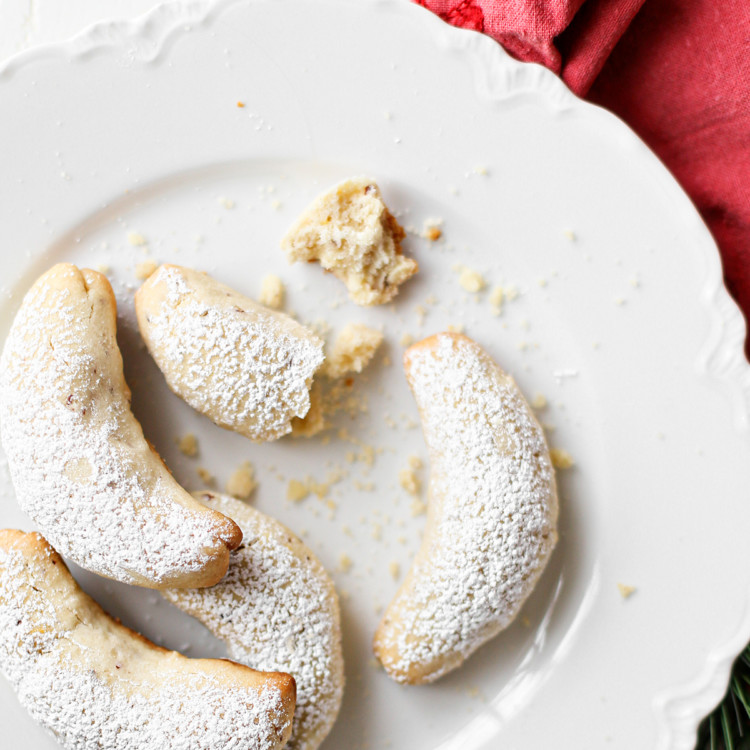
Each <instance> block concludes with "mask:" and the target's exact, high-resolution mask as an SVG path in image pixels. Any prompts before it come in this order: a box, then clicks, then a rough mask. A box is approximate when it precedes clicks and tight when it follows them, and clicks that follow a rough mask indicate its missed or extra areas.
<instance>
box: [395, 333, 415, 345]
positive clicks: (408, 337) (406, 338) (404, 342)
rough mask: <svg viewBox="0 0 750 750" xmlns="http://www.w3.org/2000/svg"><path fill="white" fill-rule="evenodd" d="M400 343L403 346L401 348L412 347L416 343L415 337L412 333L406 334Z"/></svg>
mask: <svg viewBox="0 0 750 750" xmlns="http://www.w3.org/2000/svg"><path fill="white" fill-rule="evenodd" d="M398 343H399V344H401V346H411V345H412V344H413V343H414V336H412V335H411V334H410V333H405V334H404V335H403V336H401V338H400V339H399V342H398Z"/></svg>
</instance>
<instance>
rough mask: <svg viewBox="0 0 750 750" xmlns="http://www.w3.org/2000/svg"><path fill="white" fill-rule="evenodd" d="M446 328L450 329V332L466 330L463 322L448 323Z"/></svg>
mask: <svg viewBox="0 0 750 750" xmlns="http://www.w3.org/2000/svg"><path fill="white" fill-rule="evenodd" d="M446 330H448V331H450V332H451V333H463V332H464V331H465V330H466V327H465V326H464V325H463V323H459V324H458V325H449V326H448V327H447V328H446Z"/></svg>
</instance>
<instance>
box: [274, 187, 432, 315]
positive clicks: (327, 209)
mask: <svg viewBox="0 0 750 750" xmlns="http://www.w3.org/2000/svg"><path fill="white" fill-rule="evenodd" d="M404 237H405V232H404V230H403V229H402V228H401V226H400V225H399V223H398V222H397V221H396V219H395V218H394V216H393V214H392V213H391V212H390V211H389V210H388V208H387V207H386V205H385V203H384V202H383V198H382V197H381V195H380V188H378V186H377V184H376V183H375V181H374V180H371V179H369V178H367V177H355V178H352V179H348V180H344V181H343V182H340V183H339V184H338V185H335V186H334V187H332V188H331V189H330V190H329V191H328V192H326V193H324V194H323V195H320V196H318V197H317V198H316V199H315V200H314V201H313V202H312V204H311V205H310V206H308V208H307V210H306V211H305V212H304V213H303V214H302V216H300V217H299V219H297V221H296V222H295V224H294V225H293V226H292V228H291V229H290V230H289V231H288V232H287V233H286V235H285V236H284V238H283V239H282V240H281V248H282V250H284V252H285V253H286V256H287V258H288V259H289V261H290V262H292V263H294V262H296V261H300V260H301V261H307V262H311V261H315V260H317V261H319V262H320V265H321V266H323V268H325V269H326V270H327V271H330V272H331V273H332V274H333V275H334V276H335V277H336V278H338V279H340V280H341V281H343V282H344V284H345V285H346V288H347V291H348V292H349V299H351V300H352V301H353V302H356V303H357V304H358V305H382V304H384V303H386V302H390V301H391V300H392V299H393V298H394V297H395V296H396V295H397V294H398V287H399V285H400V284H403V283H404V282H405V281H406V280H407V279H409V278H411V277H412V276H413V275H414V274H415V273H416V272H417V270H418V268H419V267H418V265H417V261H415V260H414V259H413V258H407V257H406V256H405V255H404V254H403V251H402V250H401V241H402V240H403V239H404Z"/></svg>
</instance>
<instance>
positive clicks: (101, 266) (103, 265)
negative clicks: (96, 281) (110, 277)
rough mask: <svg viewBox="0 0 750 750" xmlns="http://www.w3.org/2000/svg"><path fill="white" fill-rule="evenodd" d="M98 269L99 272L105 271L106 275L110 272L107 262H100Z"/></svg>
mask: <svg viewBox="0 0 750 750" xmlns="http://www.w3.org/2000/svg"><path fill="white" fill-rule="evenodd" d="M96 270H97V271H99V273H103V274H104V275H105V276H106V274H108V273H109V266H108V265H107V264H106V263H100V264H99V265H98V266H97V267H96Z"/></svg>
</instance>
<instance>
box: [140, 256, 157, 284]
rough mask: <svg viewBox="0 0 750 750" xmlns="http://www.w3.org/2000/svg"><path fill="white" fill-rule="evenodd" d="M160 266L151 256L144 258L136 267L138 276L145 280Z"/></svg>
mask: <svg viewBox="0 0 750 750" xmlns="http://www.w3.org/2000/svg"><path fill="white" fill-rule="evenodd" d="M158 267H159V264H158V263H157V262H156V261H155V260H152V259H151V258H149V259H148V260H144V261H143V262H142V263H138V264H137V265H136V267H135V275H136V278H138V279H140V280H141V281H145V280H146V279H147V278H148V277H149V276H151V274H152V273H153V272H154V271H155V270H156V269H157V268H158Z"/></svg>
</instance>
